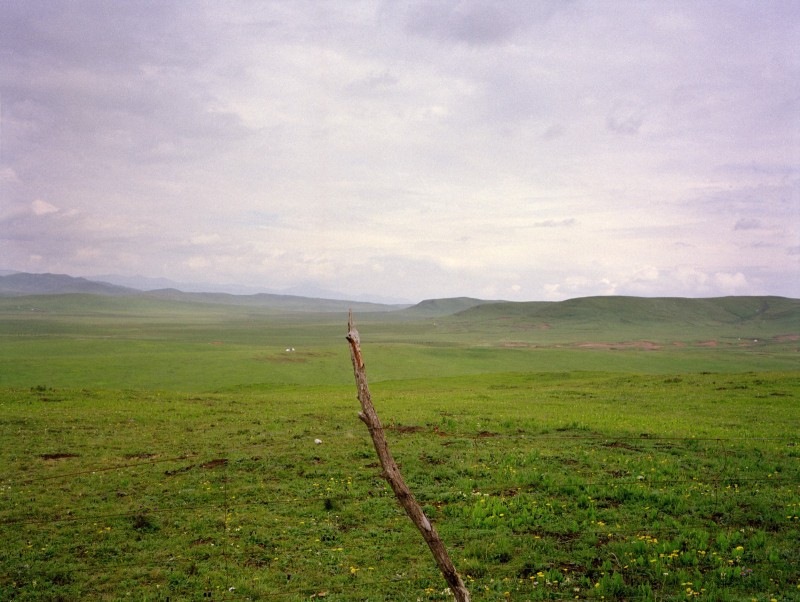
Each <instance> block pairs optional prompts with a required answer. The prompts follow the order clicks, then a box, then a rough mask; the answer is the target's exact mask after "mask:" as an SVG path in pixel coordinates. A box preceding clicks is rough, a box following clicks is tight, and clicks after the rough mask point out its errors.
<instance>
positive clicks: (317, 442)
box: [314, 439, 322, 445]
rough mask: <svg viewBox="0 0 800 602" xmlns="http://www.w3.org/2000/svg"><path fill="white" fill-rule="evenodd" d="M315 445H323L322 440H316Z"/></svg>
mask: <svg viewBox="0 0 800 602" xmlns="http://www.w3.org/2000/svg"><path fill="white" fill-rule="evenodd" d="M314 443H316V444H317V445H319V444H320V443H322V439H314Z"/></svg>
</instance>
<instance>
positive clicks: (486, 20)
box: [406, 0, 566, 45]
mask: <svg viewBox="0 0 800 602" xmlns="http://www.w3.org/2000/svg"><path fill="white" fill-rule="evenodd" d="M565 5H566V3H565V2H555V1H552V0H537V1H536V2H529V1H527V0H508V1H506V2H502V3H498V2H493V1H491V0H457V1H453V0H435V1H430V0H426V1H424V2H417V3H416V4H414V5H412V6H411V7H410V9H409V10H408V12H407V14H406V29H407V31H409V32H410V33H413V34H416V35H421V36H425V37H429V38H433V39H436V40H439V41H452V42H461V43H466V44H470V45H490V44H498V43H502V42H504V41H506V40H508V39H510V38H511V37H512V36H514V35H515V34H516V33H517V32H519V31H520V30H523V29H525V28H527V27H529V26H530V25H531V24H533V23H540V22H543V21H546V20H547V19H549V18H550V17H552V15H553V14H555V13H556V12H557V10H559V8H560V7H562V6H565Z"/></svg>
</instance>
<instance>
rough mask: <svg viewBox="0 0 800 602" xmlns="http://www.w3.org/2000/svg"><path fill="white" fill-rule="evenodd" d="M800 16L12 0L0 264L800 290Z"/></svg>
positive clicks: (482, 286)
mask: <svg viewBox="0 0 800 602" xmlns="http://www.w3.org/2000/svg"><path fill="white" fill-rule="evenodd" d="M797 40H800V3H799V2H797V1H795V0H783V1H780V0H777V1H776V0H760V1H759V2H753V1H752V0H725V1H717V0H707V1H705V0H704V1H703V2H697V1H696V0H686V1H683V0H671V1H665V0H654V1H647V0H643V1H640V0H637V1H633V0H615V1H614V2H604V1H582V0H572V1H570V0H552V1H551V0H519V1H517V0H505V1H503V0H499V1H498V0H425V1H416V0H413V1H405V2H403V1H394V0H392V1H386V2H383V1H379V0H373V1H347V0H336V1H333V0H331V1H325V0H318V1H313V2H310V1H309V2H305V1H303V0H285V1H284V0H265V1H255V0H241V1H237V0H230V1H225V2H219V1H217V0H209V1H205V2H204V1H201V0H193V1H191V2H186V1H183V0H180V1H178V0H133V1H131V2H109V1H107V0H4V1H3V2H2V3H0V269H6V270H17V271H26V272H37V273H40V272H52V273H64V274H70V275H73V276H85V277H93V276H98V275H104V274H105V275H107V274H118V275H124V276H133V275H141V276H147V277H150V278H168V279H171V280H175V281H178V282H204V283H214V284H217V285H224V286H228V285H231V286H232V285H246V286H249V287H254V288H260V289H264V290H272V291H294V292H303V291H309V292H310V291H319V290H323V291H335V292H338V293H342V294H344V295H345V296H349V297H351V298H356V297H363V296H371V297H372V298H376V299H378V298H379V299H385V300H403V301H411V302H415V301H419V300H422V299H426V298H441V297H455V296H471V297H479V298H483V299H507V300H515V301H523V300H561V299H567V298H574V297H583V296H589V295H612V294H614V295H637V296H648V297H652V296H686V297H711V296H723V295H761V294H774V295H784V296H789V297H800V44H798V42H797Z"/></svg>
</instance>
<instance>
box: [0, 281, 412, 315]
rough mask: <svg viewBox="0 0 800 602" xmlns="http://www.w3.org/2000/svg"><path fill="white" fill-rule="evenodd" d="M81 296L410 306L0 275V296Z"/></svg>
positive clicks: (365, 308) (281, 305)
mask: <svg viewBox="0 0 800 602" xmlns="http://www.w3.org/2000/svg"><path fill="white" fill-rule="evenodd" d="M151 282H152V283H158V284H171V281H168V280H167V281H162V280H155V281H151ZM66 294H85V295H102V296H110V297H120V296H138V297H147V298H151V299H158V300H163V301H179V302H187V303H206V304H218V305H243V306H253V307H272V308H275V309H280V310H285V311H322V312H325V311H347V309H348V308H352V309H354V310H358V311H361V312H387V311H395V310H399V309H404V308H407V307H409V305H410V304H388V303H372V302H368V301H358V300H347V299H326V298H324V297H304V296H300V295H287V294H277V293H251V294H238V295H235V294H231V293H224V292H213V291H212V292H199V291H182V290H178V289H176V288H172V287H165V288H156V289H149V290H142V289H138V288H133V287H129V286H121V285H119V284H111V283H109V282H101V281H95V280H89V279H87V278H78V277H74V276H67V275H65V274H30V273H26V272H6V273H5V275H0V296H3V297H20V296H29V295H66Z"/></svg>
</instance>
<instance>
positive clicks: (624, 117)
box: [606, 103, 644, 135]
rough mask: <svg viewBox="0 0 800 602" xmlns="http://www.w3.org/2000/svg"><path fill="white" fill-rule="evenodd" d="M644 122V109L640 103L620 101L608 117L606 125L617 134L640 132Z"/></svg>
mask: <svg viewBox="0 0 800 602" xmlns="http://www.w3.org/2000/svg"><path fill="white" fill-rule="evenodd" d="M642 123H644V109H643V107H642V106H641V105H640V104H638V103H619V104H617V105H616V106H615V107H614V108H613V109H612V110H611V112H610V113H609V114H608V117H607V118H606V126H607V127H608V129H609V130H611V131H612V132H616V133H617V134H627V135H633V134H638V133H639V129H640V128H641V127H642Z"/></svg>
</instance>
